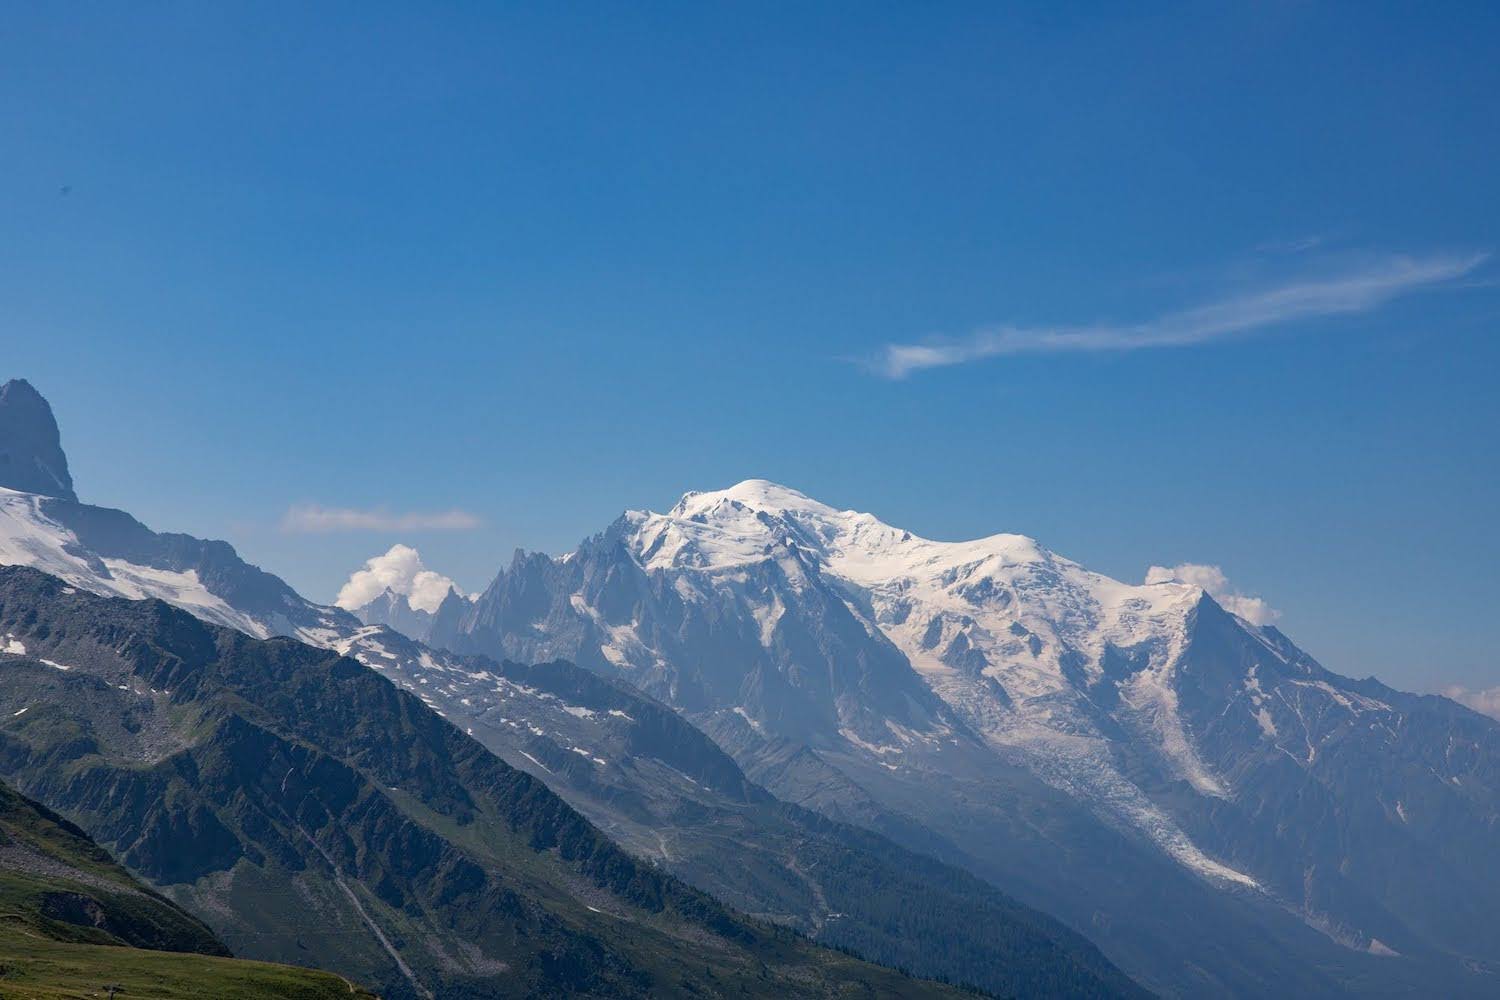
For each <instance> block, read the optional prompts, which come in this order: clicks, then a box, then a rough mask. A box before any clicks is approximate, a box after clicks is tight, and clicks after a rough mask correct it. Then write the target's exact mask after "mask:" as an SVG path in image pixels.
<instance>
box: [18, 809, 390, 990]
mask: <svg viewBox="0 0 1500 1000" xmlns="http://www.w3.org/2000/svg"><path fill="white" fill-rule="evenodd" d="M131 945H142V946H149V947H131ZM155 949H170V950H165V951H164V950H155ZM225 953H226V949H225V948H224V946H223V944H222V943H221V942H220V941H219V940H218V939H217V938H215V937H214V935H213V933H212V932H211V931H210V930H209V929H208V928H207V927H205V926H204V925H203V924H202V923H200V922H199V921H198V920H197V919H196V918H194V917H192V916H191V915H189V914H188V913H186V912H184V911H183V910H181V909H180V908H178V907H177V906H175V905H174V904H172V903H171V902H169V901H167V900H166V899H163V898H162V897H160V896H158V895H156V894H155V893H153V892H151V891H150V890H148V889H146V888H145V887H144V886H142V885H141V884H140V883H138V882H136V881H135V879H133V878H132V877H131V876H130V874H129V873H128V872H126V871H125V870H124V869H123V868H121V867H120V866H119V865H117V864H115V862H114V861H113V860H112V859H111V858H110V856H109V855H108V853H106V852H105V851H104V850H103V849H101V848H100V847H99V846H98V845H96V844H95V843H93V841H91V840H89V839H88V838H87V836H85V835H84V834H83V832H82V831H81V830H79V829H78V828H77V827H74V826H73V825H72V824H70V823H68V822H67V821H66V820H64V819H62V818H61V817H60V816H57V815H56V814H54V813H52V812H50V811H49V810H47V809H46V808H44V807H42V806H40V805H38V804H37V803H34V802H32V801H30V800H29V799H26V798H25V797H23V796H21V795H19V794H18V793H16V792H15V791H14V790H12V789H10V788H8V787H6V786H4V785H0V997H4V998H6V1000H33V998H35V1000H53V998H59V1000H60V998H64V997H66V998H84V997H88V998H92V997H98V996H103V995H106V992H107V991H106V990H105V987H106V986H108V985H110V984H114V985H116V986H117V987H119V992H120V995H121V996H122V997H159V998H178V997H180V998H183V1000H188V998H199V997H208V996H212V997H220V998H224V1000H273V998H299V1000H321V998H323V997H340V998H344V997H349V996H351V995H353V996H359V997H369V996H371V994H368V993H365V992H364V991H363V990H356V989H354V988H352V987H351V986H350V985H349V984H348V983H347V982H345V981H344V980H343V979H340V978H339V977H338V976H333V975H329V974H327V973H322V972H313V971H310V970H307V969H296V968H289V967H286V966H278V965H269V964H265V963H261V962H244V961H240V960H237V959H232V958H227V957H225Z"/></svg>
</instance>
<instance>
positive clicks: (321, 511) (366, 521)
mask: <svg viewBox="0 0 1500 1000" xmlns="http://www.w3.org/2000/svg"><path fill="white" fill-rule="evenodd" d="M480 523H481V522H480V520H479V518H478V517H477V516H476V515H474V514H470V513H469V512H468V511H466V510H441V511H433V512H430V513H422V512H416V511H412V512H407V513H394V512H392V511H388V510H384V509H378V510H356V509H354V508H352V507H320V506H318V505H317V504H300V505H297V506H294V507H291V508H289V509H288V510H287V512H286V513H285V514H283V515H282V516H281V530H282V531H285V532H288V533H290V534H318V535H322V534H331V533H333V532H339V531H468V530H470V529H472V528H477V527H479V525H480Z"/></svg>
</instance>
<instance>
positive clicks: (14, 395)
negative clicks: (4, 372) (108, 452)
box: [0, 379, 78, 500]
mask: <svg viewBox="0 0 1500 1000" xmlns="http://www.w3.org/2000/svg"><path fill="white" fill-rule="evenodd" d="M0 486H4V487H6V488H8V489H12V490H19V491H21V492H23V493H39V494H42V495H43V496H49V497H62V498H64V499H66V500H77V499H78V496H77V495H76V494H75V493H74V492H73V477H72V476H70V475H69V474H68V459H67V456H66V455H64V454H63V450H62V444H61V440H60V438H59V436H58V433H57V421H56V420H55V419H54V418H53V416H52V407H50V406H48V405H47V401H46V400H45V399H43V398H42V395H41V393H39V392H37V391H36V390H35V389H34V388H32V386H31V383H30V382H27V381H26V380H25V379H12V380H11V381H9V382H7V383H5V385H3V386H0Z"/></svg>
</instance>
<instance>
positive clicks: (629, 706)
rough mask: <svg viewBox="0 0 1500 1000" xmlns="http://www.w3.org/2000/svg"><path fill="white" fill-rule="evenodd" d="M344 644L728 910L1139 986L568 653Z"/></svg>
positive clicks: (1011, 980) (840, 939)
mask: <svg viewBox="0 0 1500 1000" xmlns="http://www.w3.org/2000/svg"><path fill="white" fill-rule="evenodd" d="M372 631H373V630H372ZM352 649H353V654H354V655H357V656H359V657H361V658H362V659H363V660H364V661H365V662H366V663H368V664H369V665H370V666H371V667H373V668H374V669H376V670H378V671H379V672H380V673H381V674H382V675H384V676H386V677H388V678H390V679H391V680H393V681H395V682H396V683H397V684H400V685H401V686H403V687H405V688H407V689H408V690H412V691H414V692H416V693H418V694H419V695H420V697H422V699H423V700H424V701H425V702H426V703H427V704H428V705H429V706H431V707H433V708H434V709H436V710H437V711H438V712H440V713H441V714H443V715H444V716H445V717H447V718H449V719H450V720H452V721H454V722H455V723H456V724H458V725H460V726H462V727H464V728H465V731H466V732H468V733H469V734H470V735H472V736H473V737H474V738H475V739H476V740H478V741H480V742H481V743H483V744H484V745H485V746H486V747H488V748H489V749H491V750H492V751H494V752H495V753H497V754H499V755H500V756H501V757H502V758H504V759H505V760H506V761H507V762H509V763H511V764H513V765H514V766H516V767H518V768H520V769H522V770H526V771H528V772H529V773H531V774H534V775H535V776H537V777H538V778H539V779H540V780H543V781H544V782H546V783H547V785H548V786H549V787H550V788H552V789H554V790H555V791H557V792H558V794H559V795H561V796H562V797H563V798H565V799H566V800H567V801H568V802H569V803H570V804H572V805H574V806H575V807H576V808H578V809H579V810H580V811H581V812H583V813H584V814H585V815H586V816H588V818H589V819H590V820H592V821H593V822H594V823H595V824H597V825H598V826H599V827H600V828H601V829H603V830H604V831H605V832H607V833H608V834H609V835H610V836H611V837H612V838H614V839H615V840H617V841H618V842H620V843H621V844H622V845H624V846H626V847H627V848H629V849H631V850H632V851H634V852H635V853H637V854H639V855H642V856H645V857H651V858H654V859H656V860H657V863H658V864H660V865H661V866H662V867H664V868H666V869H668V870H670V871H672V872H673V873H675V874H677V875H679V876H680V877H682V878H684V879H685V880H686V881H688V882H690V883H691V884H693V885H696V886H699V887H700V888H703V889H705V890H707V891H709V892H712V893H713V894H714V895H715V896H716V897H718V898H720V899H722V900H724V901H726V902H728V903H730V904H731V905H733V906H736V907H738V908H740V909H743V910H746V911H748V912H751V913H754V914H756V915H757V916H761V917H764V918H767V919H771V920H775V921H777V922H780V923H787V924H790V925H792V926H795V927H797V928H798V929H799V930H801V931H803V932H804V933H806V934H808V935H810V936H811V937H812V938H813V939H814V940H817V941H819V942H822V943H826V944H830V945H835V946H839V947H844V948H850V949H853V950H854V951H855V952H856V953H858V954H860V955H863V956H865V957H869V958H873V959H875V960H878V961H881V962H883V963H885V964H891V965H896V966H899V967H902V968H906V969H910V970H912V971H913V972H916V973H918V974H922V975H932V976H939V975H942V976H947V977H950V978H953V979H956V980H958V981H962V982H968V983H972V984H974V985H977V986H980V987H982V988H985V989H987V990H990V991H993V992H995V993H997V994H1000V995H1007V996H1010V995H1014V996H1035V995H1055V994H1065V995H1068V996H1074V997H1087V996H1130V995H1139V994H1140V993H1142V992H1143V991H1140V990H1139V989H1138V988H1137V987H1136V986H1135V985H1134V984H1133V983H1131V982H1130V981H1129V980H1128V979H1126V978H1125V977H1124V976H1123V975H1122V974H1121V973H1120V972H1119V971H1118V970H1117V969H1114V968H1113V967H1112V966H1110V965H1109V963H1108V962H1107V961H1106V960H1105V959H1104V958H1103V956H1101V955H1100V954H1099V953H1098V952H1097V950H1096V949H1094V948H1093V946H1092V945H1090V944H1089V943H1088V942H1087V941H1085V940H1084V939H1083V938H1082V937H1080V936H1079V935H1077V934H1075V933H1073V932H1071V931H1069V930H1067V929H1066V928H1064V927H1062V926H1061V925H1059V924H1058V923H1057V922H1056V921H1054V920H1051V919H1050V918H1047V917H1045V916H1043V915H1041V914H1039V913H1037V912H1035V911H1034V910H1031V909H1030V908H1028V907H1025V906H1022V905H1020V904H1018V903H1017V902H1016V901H1014V900H1013V899H1010V898H1009V897H1006V896H1005V895H1003V894H1002V893H1000V892H998V891H997V890H996V889H995V888H994V887H993V886H990V885H988V884H986V883H985V882H983V881H982V880H980V879H977V878H974V877H973V876H971V875H968V874H967V873H965V872H962V871H961V870H958V869H955V868H953V867H951V866H948V865H945V864H942V863H940V862H938V861H935V860H933V859H931V858H929V857H924V856H922V855H919V854H917V853H914V852H912V851H909V850H904V849H902V848H901V847H899V846H897V845H896V844H895V843H893V842H892V841H890V840H888V839H887V838H885V837H882V836H879V835H876V834H873V833H871V832H869V831H866V830H863V829H860V828H858V827H854V826H850V825H847V824H843V823H838V822H834V821H831V820H828V819H826V818H823V817H821V816H818V815H817V814H815V813H813V812H810V811H808V810H805V809H801V808H798V807H796V806H792V805H788V804H787V803H784V802H781V801H778V800H777V799H775V798H774V797H773V796H771V795H770V794H769V793H768V792H766V791H765V790H764V789H763V788H761V787H760V786H758V785H756V784H754V783H753V782H751V781H749V780H748V779H747V778H746V777H745V775H744V774H743V773H742V772H741V770H740V768H739V767H738V765H736V764H735V762H734V761H733V759H731V758H730V757H729V756H728V755H726V754H725V753H724V752H723V751H722V750H720V749H719V748H718V747H717V746H716V745H715V744H714V743H713V742H712V741H711V740H709V739H708V738H707V737H705V736H704V735H703V733H701V732H700V731H698V730H697V729H695V728H694V727H693V726H691V725H689V724H688V723H687V722H686V721H685V720H683V719H682V718H681V717H680V716H679V715H678V714H676V713H675V712H673V711H672V710H670V709H669V708H667V707H666V706H664V705H662V704H660V703H659V702H656V701H654V700H653V699H651V698H648V697H646V696H644V695H642V694H641V693H640V692H639V691H637V690H636V689H634V688H632V687H630V686H629V685H626V684H623V683H621V682H618V681H612V680H607V679H605V678H602V677H600V676H599V675H597V674H595V673H592V672H590V671H587V670H584V669H582V668H579V667H576V666H573V665H572V664H569V663H564V662H555V663H544V664H535V665H521V664H516V663H509V662H507V663H496V662H494V661H491V660H488V659H484V658H457V657H453V656H451V655H449V654H443V653H433V652H430V651H426V650H423V649H422V648H421V647H419V646H417V644H415V643H413V642H410V641H409V640H405V639H403V638H401V637H399V636H392V635H389V634H382V635H380V637H379V640H378V648H370V647H368V646H364V645H362V644H361V643H359V642H358V641H356V642H355V643H353V644H352Z"/></svg>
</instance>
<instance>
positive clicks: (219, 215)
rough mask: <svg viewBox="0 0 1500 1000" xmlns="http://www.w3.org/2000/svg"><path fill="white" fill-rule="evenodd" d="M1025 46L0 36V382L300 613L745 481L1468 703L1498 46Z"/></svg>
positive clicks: (1329, 13)
mask: <svg viewBox="0 0 1500 1000" xmlns="http://www.w3.org/2000/svg"><path fill="white" fill-rule="evenodd" d="M1210 6H1211V8H1212V9H1210ZM1052 7H1053V5H1036V6H1035V7H1032V8H1030V9H1027V8H1024V7H1017V8H1010V9H1005V10H1001V9H998V8H999V5H963V4H950V5H941V6H938V5H926V4H911V5H902V6H895V5H892V6H885V5H877V4H857V5H856V4H837V5H826V6H818V7H815V8H809V7H808V6H807V5H790V4H788V5H772V4H757V5H737V6H729V7H714V6H710V5H691V4H682V5H668V4H652V5H637V6H632V5H623V4H588V5H577V6H564V5H528V6H508V7H504V8H501V7H498V6H496V5H479V4H475V5H468V4H447V5H415V4H412V5H385V4H359V5H348V6H346V7H342V8H340V7H338V6H336V5H318V9H317V10H316V11H309V10H306V9H303V7H302V6H300V5H283V6H277V5H271V6H267V5H263V4H261V5H254V6H245V7H239V8H236V7H234V6H232V5H188V4H183V5H157V4H147V5H124V4H118V5H100V6H89V5H77V6H67V7H56V6H52V7H43V6H38V5H22V4H7V5H6V9H5V19H4V20H5V29H4V31H3V33H0V120H3V121H4V123H5V126H4V129H3V131H0V152H3V155H0V301H3V302H4V319H3V324H4V325H3V335H0V337H3V344H0V346H3V350H0V358H3V361H4V364H3V365H0V376H3V377H11V376H18V375H19V376H25V377H28V378H30V379H31V380H32V381H33V382H34V383H35V384H36V385H37V386H38V387H39V388H40V389H41V390H42V391H43V392H44V393H45V394H46V395H47V396H48V397H49V398H50V399H51V400H52V402H53V404H54V407H55V408H56V410H57V411H58V415H59V419H60V421H61V423H62V428H63V433H64V439H65V445H66V447H67V449H68V452H69V455H70V458H71V461H72V465H73V473H74V477H75V479H76V480H77V482H78V486H79V491H80V493H81V494H82V495H83V497H84V498H85V499H87V500H91V501H93V502H99V503H106V504H110V505H115V506H120V507H124V508H126V509H128V510H130V511H132V512H133V513H135V514H137V515H138V516H139V517H141V518H142V519H143V520H145V521H146V522H147V523H148V524H150V525H151V526H153V527H156V528H158V529H173V530H181V531H190V532H193V533H195V534H199V535H208V536H214V537H224V538H228V539H229V540H230V541H232V542H234V543H235V544H236V545H237V546H238V547H239V548H240V550H241V551H242V553H244V554H245V555H246V556H247V557H248V558H250V559H252V560H253V561H256V562H258V563H260V564H262V565H264V566H266V567H267V568H269V569H272V570H274V571H275V572H277V573H279V574H281V575H283V576H285V577H286V578H287V579H289V580H290V581H291V582H292V583H293V584H294V585H296V586H297V587H298V588H299V589H301V590H303V591H304V592H305V593H307V594H308V595H309V596H311V597H315V598H319V599H323V600H329V599H331V598H332V597H333V594H334V592H335V591H336V590H337V588H338V586H339V584H340V583H341V582H342V580H343V579H344V578H345V577H346V576H347V575H348V573H349V571H350V570H352V569H354V568H355V567H357V566H358V565H359V564H360V562H361V561H362V560H363V559H364V558H366V557H367V556H370V555H372V554H374V553H376V552H378V551H383V550H384V549H385V548H386V547H388V546H389V545H390V544H392V543H393V542H396V541H405V542H409V543H411V544H413V545H415V546H417V547H418V548H420V549H421V551H422V553H423V555H424V557H425V559H426V562H427V563H428V564H429V565H430V566H432V567H434V568H436V569H439V570H442V571H443V572H446V573H448V574H449V575H451V576H453V577H455V578H456V579H457V580H458V581H459V582H460V583H461V584H463V585H464V586H466V587H469V588H473V589H478V588H480V587H482V586H483V585H484V584H485V583H486V582H487V581H488V579H489V578H490V576H492V575H493V573H494V570H495V569H496V567H497V566H498V565H499V564H500V563H501V562H503V561H506V560H508V559H509V556H510V552H511V550H512V549H514V548H515V547H517V546H520V547H525V548H539V549H545V550H550V551H561V550H566V549H569V548H571V547H572V546H573V545H574V544H575V543H576V542H577V541H578V540H579V539H580V538H581V537H583V536H584V535H587V534H589V533H592V532H593V531H595V530H598V529H600V528H602V527H603V526H604V525H606V524H607V523H608V522H609V521H610V520H611V519H612V518H613V517H614V516H615V515H616V514H618V512H619V511H620V510H621V509H623V508H626V507H651V508H655V509H663V508H665V507H666V506H669V505H670V504H671V503H672V502H673V501H674V500H675V499H676V497H677V496H678V495H679V494H681V493H682V492H683V491H684V490H687V489H693V488H699V489H705V488H715V487H721V486H724V485H727V484H729V483H732V482H735V481H737V480H740V479H744V478H748V477H752V476H758V477H765V478H770V479H775V480H778V481H781V482H785V483H787V484H789V485H792V486H795V487H797V488H799V489H802V490H803V491H804V492H807V493H810V494H812V495H814V496H816V497H819V498H820V499H824V500H826V501H828V502H830V503H834V504H837V505H839V506H852V507H859V508H862V509H868V510H871V511H873V512H875V513H876V514H879V515H880V516H882V517H883V518H885V519H886V520H888V521H891V522H892V523H895V524H899V525H901V526H903V527H907V528H910V529H912V530H914V531H917V532H919V533H921V534H925V535H929V536H933V537H939V538H959V537H969V536H974V535H979V534H987V533H991V532H994V531H1001V530H1005V531H1018V532H1024V533H1026V534H1031V535H1034V536H1037V537H1038V538H1039V539H1041V540H1042V541H1043V543H1044V544H1046V545H1048V546H1049V547H1051V548H1053V549H1055V550H1057V551H1059V552H1062V553H1063V554H1065V555H1068V556H1070V557H1072V558H1075V559H1078V560H1079V561H1081V562H1084V563H1085V564H1087V565H1089V566H1091V567H1093V568H1096V569H1099V570H1102V571H1104V572H1108V573H1110V574H1112V575H1116V576H1120V577H1122V578H1127V579H1139V578H1141V577H1142V575H1143V574H1144V573H1145V571H1146V568H1147V567H1148V566H1149V565H1152V564H1166V565H1173V564H1176V563H1183V562H1191V563H1207V564H1213V565H1217V566H1220V567H1222V569H1223V571H1224V572H1225V573H1226V574H1227V575H1228V577H1229V578H1230V580H1231V581H1232V584H1233V586H1234V587H1236V588H1238V589H1239V590H1241V591H1243V592H1244V593H1248V594H1255V595H1260V596H1262V597H1263V598H1264V599H1265V600H1266V601H1267V602H1269V603H1270V604H1271V605H1272V606H1274V607H1275V608H1277V609H1280V611H1281V612H1282V617H1281V619H1280V622H1279V624H1280V625H1281V626H1282V627H1283V628H1285V629H1286V631H1288V632H1289V633H1290V634H1291V635H1293V636H1294V637H1295V638H1296V639H1298V640H1299V642H1301V643H1302V644H1303V645H1304V646H1305V647H1306V648H1308V649H1309V650H1310V651H1311V652H1312V653H1314V654H1315V655H1317V656H1318V657H1320V658H1321V659H1322V660H1323V661H1324V662H1325V663H1326V664H1327V665H1328V666H1330V667H1332V668H1334V669H1338V670H1340V671H1342V672H1346V673H1351V674H1355V675H1359V676H1364V675H1367V674H1376V675H1378V676H1380V677H1382V678H1383V679H1387V680H1389V681H1391V682H1394V683H1397V684H1400V685H1402V686H1406V687H1412V688H1418V689H1423V690H1431V689H1436V688H1439V687H1441V686H1443V685H1445V684H1449V683H1456V684H1463V685H1467V686H1469V687H1486V686H1490V685H1494V684H1500V657H1497V654H1496V652H1495V644H1494V640H1493V635H1492V633H1493V619H1494V617H1495V608H1496V607H1497V606H1500V573H1497V572H1496V565H1497V563H1500V530H1497V528H1496V524H1495V512H1496V511H1497V510H1500V453H1497V452H1500V445H1497V443H1496V430H1497V428H1500V392H1497V391H1496V389H1497V375H1500V340H1497V333H1500V290H1497V281H1500V263H1497V261H1496V260H1495V259H1492V258H1489V257H1487V256H1486V255H1488V254H1491V253H1494V252H1496V251H1500V227H1497V223H1500V198H1497V197H1496V192H1495V176H1496V173H1495V164H1496V162H1497V159H1500V156H1497V154H1500V108H1497V102H1496V100H1495V95H1496V94H1497V93H1500V60H1496V59H1495V58H1494V52H1495V51H1496V48H1497V45H1500V10H1497V9H1494V8H1490V7H1488V6H1487V5H1480V4H1470V5H1452V6H1444V7H1442V8H1441V9H1437V8H1434V9H1432V10H1427V9H1419V8H1418V7H1416V6H1413V5H1404V6H1396V5H1384V4H1376V3H1358V4H1354V3H1349V4H1319V5H1315V4H1306V3H1256V4H1244V5H1234V4H1216V5H1187V4H1183V5H1166V4H1163V5H1155V6H1153V7H1151V9H1149V10H1145V11H1142V10H1131V11H1125V10H1124V5H1120V7H1118V8H1115V9H1113V11H1111V10H1109V9H1106V8H1104V7H1103V5H1101V6H1100V7H1099V8H1098V9H1095V10H1093V11H1091V12H1077V11H1075V12H1072V13H1061V12H1057V11H1054V10H1053V9H1052ZM309 508H321V509H340V510H351V511H363V512H375V513H374V515H373V516H368V517H365V518H363V519H359V518H353V519H352V520H356V521H361V523H363V524H365V525H366V527H365V528H362V529H360V530H346V531H326V530H325V531H288V530H287V523H288V521H287V513H288V511H289V510H292V509H300V510H304V511H305V510H307V509H309ZM437 514H443V515H446V516H444V517H439V518H437V519H436V520H435V521H434V520H433V515H437ZM403 519H404V520H403ZM332 520H334V521H337V520H339V519H338V518H334V519H332ZM344 520H346V521H347V520H351V519H350V518H345V519H344ZM328 521H329V519H328V518H324V519H323V521H322V522H321V523H322V524H323V526H324V527H327V526H328Z"/></svg>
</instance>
